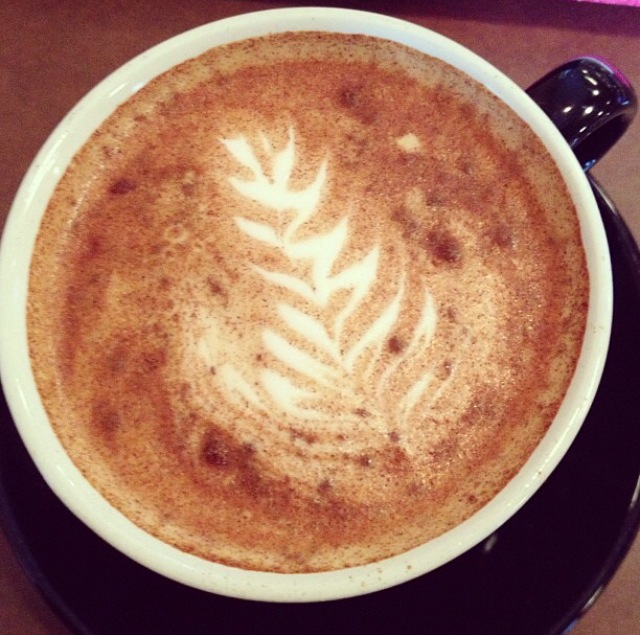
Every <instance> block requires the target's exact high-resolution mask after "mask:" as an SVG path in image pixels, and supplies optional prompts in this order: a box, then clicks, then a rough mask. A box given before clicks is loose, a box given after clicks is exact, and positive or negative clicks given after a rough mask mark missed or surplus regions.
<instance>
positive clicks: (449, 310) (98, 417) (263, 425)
mask: <svg viewBox="0 0 640 635" xmlns="http://www.w3.org/2000/svg"><path fill="white" fill-rule="evenodd" d="M402 69H405V70H406V73H405V72H403V71H402ZM192 71H193V72H192ZM292 77H295V80H292V79H291V78H292ZM292 81H294V83H295V87H296V88H295V90H291V85H292ZM285 96H286V100H287V103H286V107H283V108H282V111H281V112H280V111H277V109H275V108H274V104H277V103H279V102H280V100H282V99H283V98H284V97H285ZM443 100H444V101H443ZM247 104H250V106H249V107H247ZM310 105H312V107H310ZM505 120H506V124H505V123H504V122H505ZM460 122H464V123H465V131H466V134H465V135H463V136H460V134H459V133H460V129H461V127H460ZM505 134H506V135H509V139H507V142H504V143H503V140H502V139H501V135H505ZM158 140H160V141H161V142H158ZM512 148H517V150H516V152H513V151H512ZM520 156H523V157H526V162H527V166H528V167H527V168H526V169H523V168H522V166H521V164H520V162H519V159H518V157H520ZM531 166H536V167H535V171H540V172H541V174H542V178H541V179H538V178H537V176H536V175H534V177H535V178H531V170H533V168H531ZM540 183H543V184H545V185H544V187H542V186H540V185H539V184H540ZM122 184H126V186H124V185H122ZM70 202H71V204H70ZM70 205H71V208H70ZM559 245H561V246H562V248H561V249H560V248H558V246H559ZM587 291H588V290H587V282H586V274H585V269H584V260H583V254H582V252H581V245H580V238H579V230H578V228H577V223H576V220H575V215H574V211H573V209H572V206H571V202H570V200H569V199H568V197H567V196H566V192H565V191H564V189H563V185H562V181H561V179H560V178H559V176H558V175H557V174H556V173H555V172H554V171H553V168H552V164H551V163H550V162H549V161H548V158H547V156H546V154H545V152H544V150H543V149H542V148H541V147H539V145H538V144H537V142H536V141H535V139H533V138H532V135H531V133H530V132H529V131H528V130H527V129H526V127H524V126H522V124H521V122H519V121H518V120H517V117H515V116H514V115H513V114H509V113H508V112H504V110H503V109H502V108H501V106H499V105H497V104H496V100H495V99H494V98H493V97H492V96H491V95H489V94H488V93H486V94H485V93H484V92H483V90H482V88H481V87H477V86H470V85H469V83H468V82H467V79H466V78H464V77H459V75H458V74H457V72H456V71H453V69H450V68H448V67H447V66H446V65H445V64H443V63H441V62H439V61H438V60H433V59H431V58H426V57H425V56H423V55H421V54H418V53H415V52H411V51H409V50H408V49H405V48H404V47H401V46H398V45H395V44H393V43H389V42H384V41H381V40H376V39H373V38H367V37H360V36H343V35H339V34H333V35H329V34H307V33H298V34H283V35H279V36H274V37H273V38H271V37H267V38H259V39H257V40H254V41H250V42H248V43H241V44H238V45H231V46H230V47H229V48H226V47H223V48H222V49H221V50H216V51H212V52H210V53H207V54H205V59H204V63H201V61H200V60H193V61H190V62H187V63H186V65H185V67H184V68H181V69H179V70H178V71H177V72H176V73H175V74H174V73H169V74H168V75H167V76H165V77H162V78H159V79H158V81H157V84H154V83H150V84H149V85H148V86H146V87H144V88H143V89H142V90H141V91H140V93H139V94H138V95H136V96H135V97H133V98H132V100H131V101H130V102H128V103H127V104H125V106H123V108H122V109H121V110H119V111H118V112H116V113H115V114H114V116H113V117H112V119H111V120H110V121H109V122H107V124H105V126H104V127H103V128H102V129H101V130H100V131H98V133H97V134H96V135H95V136H94V137H92V139H91V141H90V142H89V144H88V145H87V147H86V148H85V149H83V150H82V152H81V153H80V154H79V155H78V157H77V159H76V160H74V162H73V165H72V167H71V168H70V170H69V172H68V173H67V174H66V175H65V177H63V180H62V181H61V184H60V186H59V188H58V189H57V190H56V194H55V195H54V197H53V200H52V203H51V209H50V210H49V211H48V212H47V214H46V215H45V219H44V220H43V226H42V230H41V238H40V240H39V246H38V247H37V249H36V254H35V257H34V264H33V266H32V274H31V291H30V300H29V302H30V315H29V320H30V321H29V333H30V346H31V347H32V357H33V367H34V369H35V372H36V376H37V381H38V386H39V389H40V391H41V393H42V394H43V401H44V402H45V404H46V407H47V410H48V412H49V413H50V416H51V420H52V422H53V424H54V426H55V427H56V431H57V432H58V434H59V435H60V437H61V439H62V441H63V443H64V445H65V447H67V448H68V449H69V453H70V455H71V456H72V457H73V459H74V461H76V462H77V463H78V465H79V466H80V468H81V469H82V471H83V472H84V473H85V474H86V475H87V476H88V478H89V479H90V480H91V482H92V483H93V484H95V486H96V487H97V488H98V489H100V491H102V492H104V493H105V495H106V496H108V497H109V500H111V501H112V502H113V504H114V505H116V506H117V507H118V508H119V509H121V510H122V511H123V512H124V513H126V514H127V515H128V516H129V517H131V518H132V519H133V520H134V522H137V523H139V524H140V525H142V526H143V527H145V528H146V529H148V530H149V531H151V532H152V533H154V534H155V535H157V536H159V537H161V538H162V539H163V540H167V541H168V542H171V543H172V544H175V545H178V546H179V547H180V548H181V549H186V550H189V551H191V552H193V553H197V554H198V555H202V556H203V557H205V558H210V559H213V560H216V561H219V562H226V563H230V564H233V565H234V566H241V567H246V568H257V569H269V570H274V571H281V572H285V571H298V572H299V571H311V570H323V569H331V568H335V567H343V566H349V565H351V564H362V563H364V562H369V561H372V560H374V559H377V558H382V557H387V556H389V555H393V554H395V553H399V552H400V551H403V550H406V549H408V548H410V547H413V546H416V545H418V544H420V543H422V542H423V541H424V540H427V539H429V538H432V537H434V536H436V535H439V534H440V533H442V532H443V531H445V530H446V529H447V528H449V527H451V526H452V525H455V524H457V523H458V522H461V521H462V520H464V519H465V518H467V517H468V516H469V514H471V513H473V511H475V510H477V509H478V508H479V507H480V506H481V505H482V504H484V503H485V502H486V501H487V500H489V499H490V498H491V497H492V496H494V495H495V493H496V492H497V491H498V490H499V489H500V488H501V487H502V486H503V485H504V484H505V483H506V482H507V481H508V480H509V479H510V478H511V476H512V475H513V474H514V473H515V471H516V470H517V469H518V468H519V466H520V465H522V464H523V462H524V461H525V460H526V458H527V457H528V456H529V455H530V452H531V451H532V449H533V448H534V447H535V445H536V444H537V443H538V441H539V439H540V438H541V436H542V434H543V433H544V431H545V430H546V427H547V426H548V424H549V422H550V421H551V419H552V417H553V414H554V412H555V408H557V404H558V403H559V400H561V398H562V395H563V391H564V389H565V386H566V384H567V382H568V379H569V377H570V376H571V372H572V368H573V366H572V364H574V362H575V355H576V354H577V353H576V351H578V350H579V345H580V341H581V337H582V332H583V325H584V307H585V306H586V302H585V297H586V294H587ZM549 368H553V369H554V370H553V373H551V372H549V371H548V369H549ZM556 369H557V372H556ZM71 415H72V416H71Z"/></svg>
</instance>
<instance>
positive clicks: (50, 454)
mask: <svg viewBox="0 0 640 635" xmlns="http://www.w3.org/2000/svg"><path fill="white" fill-rule="evenodd" d="M283 24H284V25H285V26H284V28H283V27H282V25H283ZM301 30H305V31H333V32H342V33H362V34H365V35H372V36H375V37H381V38H386V39H391V40H394V41H398V42H401V43H403V44H405V45H407V46H410V47H412V48H415V49H417V50H419V51H422V52H424V53H427V54H428V55H431V56H433V57H437V58H439V59H443V60H444V61H446V62H448V63H449V64H451V65H453V66H455V67H457V68H459V69H460V70H462V71H463V72H465V73H466V74H468V75H470V76H471V77H472V78H473V79H475V80H476V81H479V82H481V83H482V84H483V85H484V86H485V87H487V88H488V89H489V90H490V91H491V92H493V93H494V94H496V95H497V97H498V98H500V99H501V100H502V101H503V102H505V103H506V104H507V105H508V106H509V107H510V108H511V109H512V110H514V111H515V112H516V114H518V115H519V116H520V118H521V119H524V120H525V122H526V123H527V124H528V125H529V127H530V128H532V129H533V131H534V133H535V134H536V136H537V137H539V138H540V139H541V141H542V142H543V144H544V145H545V147H546V148H547V150H548V152H549V154H550V155H551V156H552V158H553V159H554V161H555V163H556V165H557V166H558V169H559V170H560V172H561V173H562V175H563V178H564V181H565V184H566V186H567V188H568V190H569V193H570V196H571V198H572V200H573V202H574V205H575V207H576V210H577V212H578V217H579V221H580V228H581V234H582V243H583V246H584V249H585V254H586V257H587V265H588V269H589V277H590V284H589V289H590V291H589V311H588V316H587V326H586V332H585V336H584V339H583V345H582V350H581V354H580V358H579V361H578V366H577V369H576V372H575V374H574V377H573V380H572V382H571V384H570V386H569V390H568V391H567V394H566V395H565V398H564V399H563V402H562V405H561V407H560V410H559V412H558V414H557V415H556V417H555V419H554V421H553V423H552V424H551V426H550V427H549V430H548V431H547V433H546V434H545V436H544V438H543V439H542V441H541V443H539V444H538V446H537V447H536V449H535V450H534V452H533V454H532V455H531V456H530V457H529V459H528V461H527V462H526V463H525V465H524V466H522V468H521V469H520V471H519V473H518V474H517V475H516V476H515V477H514V478H513V479H512V480H511V481H510V482H509V483H508V484H507V485H506V486H505V488H503V489H502V490H501V491H500V492H499V493H498V495H497V496H496V497H494V498H493V499H492V500H491V501H490V502H489V503H488V504H487V505H486V506H485V507H483V508H482V509H480V510H479V511H478V512H477V513H476V514H474V515H473V516H471V517H470V518H469V519H467V520H466V521H464V522H463V523H461V524H460V525H458V526H456V527H454V528H453V529H451V530H449V531H447V532H446V533H444V534H442V535H441V536H438V537H437V538H435V539H433V540H431V541H429V542H427V543H425V544H423V545H421V546H419V547H416V548H414V549H411V550H409V551H407V552H405V553H403V554H399V555H397V556H393V557H391V558H387V559H385V560H382V561H378V562H374V563H371V564H367V565H361V566H357V567H351V568H346V569H338V570H334V571H325V572H318V573H286V574H282V573H273V572H264V571H249V570H245V569H239V568H235V567H229V566H226V565H221V564H218V563H215V562H209V561H207V560H204V559H202V558H199V557H196V556H193V555H190V554H187V553H185V552H182V551H180V550H178V549H177V548H175V547H172V546H170V545H168V544H166V543H164V542H162V541H160V540H159V539H157V538H154V537H153V536H151V535H149V534H147V533H146V532H144V531H143V530H142V529H140V528H139V527H137V526H136V525H134V524H133V523H132V522H131V521H130V520H128V518H126V517H125V516H124V515H123V514H122V513H121V512H119V511H117V510H116V509H115V508H113V507H111V506H110V505H109V504H108V503H107V502H106V500H105V499H104V498H102V496H101V495H100V494H98V492H97V491H96V490H94V489H93V488H92V487H91V486H90V485H89V483H88V481H86V479H85V478H84V476H82V475H81V473H80V472H79V470H78V469H77V468H76V467H75V465H74V464H73V462H72V461H71V459H70V458H69V457H68V455H67V454H66V452H65V450H64V448H63V447H62V445H61V443H60V441H59V440H58V437H57V436H56V435H55V432H54V431H53V428H52V427H51V425H50V424H49V422H48V418H47V415H46V413H45V410H44V407H43V405H42V402H41V400H40V397H39V393H38V391H37V388H36V386H35V381H34V378H33V374H32V372H31V367H30V361H29V354H28V344H27V335H26V320H25V319H24V316H25V313H26V299H27V285H28V275H29V266H30V260H31V254H32V252H33V246H34V242H35V237H36V235H37V232H38V227H39V224H40V220H41V218H42V215H43V214H44V212H45V210H46V207H47V202H48V200H49V198H50V196H51V194H52V192H53V190H54V189H55V187H56V186H57V183H58V181H59V179H60V177H61V176H62V174H63V173H64V170H65V169H66V166H67V164H68V163H69V162H70V160H71V159H72V158H73V156H74V155H75V154H76V152H77V151H78V150H79V148H80V147H81V145H82V144H83V143H84V142H85V141H86V140H87V139H88V137H89V136H90V134H91V133H92V132H93V131H94V130H95V128H97V127H98V126H99V125H100V124H101V123H102V121H103V120H104V119H105V118H106V117H107V116H108V115H110V114H111V112H113V110H114V109H115V108H116V107H117V106H118V105H119V104H120V103H122V102H124V101H126V100H127V99H128V98H129V97H130V96H131V95H133V94H134V93H135V92H137V91H138V90H139V89H140V88H142V86H144V85H145V84H146V83H147V82H148V81H149V80H150V79H152V78H153V77H155V76H157V75H158V74H160V73H162V72H164V71H165V70H168V69H169V68H171V67H173V66H175V65H176V64H178V63H180V62H182V61H184V60H186V59H189V58H192V57H196V56H197V55H199V54H201V53H203V52H204V51H206V50H208V49H210V48H212V47H214V46H219V45H221V44H225V43H228V42H232V41H237V40H243V39H247V38H249V37H256V36H260V35H266V34H268V33H271V32H282V31H301ZM25 236H27V237H28V240H25ZM0 302H2V304H3V306H5V307H7V306H10V307H12V310H11V312H5V317H4V318H3V328H2V329H1V330H0V379H1V380H2V386H3V390H4V392H5V396H6V399H7V403H8V405H9V409H10V411H11V414H12V417H13V420H14V422H15V424H16V427H17V429H18V432H19V434H20V436H21V438H22V440H23V442H24V443H25V445H26V447H27V450H28V452H29V454H30V455H31V458H32V459H33V461H34V463H35V464H36V466H37V467H38V470H39V472H40V473H41V474H42V475H43V477H44V479H45V481H46V482H47V483H48V485H49V487H51V489H52V490H53V491H54V492H55V493H56V495H57V496H58V497H59V498H60V499H61V500H62V501H63V502H64V504H65V505H66V506H67V507H68V508H69V509H70V510H71V511H72V512H73V513H74V514H75V515H76V516H78V517H79V518H80V519H81V520H82V521H83V522H84V523H85V524H87V525H88V526H89V527H90V528H91V529H92V530H93V531H94V532H95V533H97V534H98V535H99V536H101V537H102V538H103V539H104V540H106V541H107V542H108V543H110V544H111V545H112V546H114V547H115V548H116V549H118V550H119V551H121V552H123V553H125V554H126V555H128V556H129V557H131V558H132V559H134V560H136V561H137V562H139V563H140V564H142V565H143V566H145V567H147V568H149V569H151V570H153V571H155V572H156V573H159V574H161V575H164V576H166V577H169V578H171V579H173V580H176V581H178V582H181V583H183V584H186V585H188V586H192V587H195V588H198V589H201V590H205V591H210V592H215V593H219V594H222V595H228V596H231V597H237V598H242V599H253V600H262V601H281V602H310V601H321V600H332V599H339V598H347V597H352V596H356V595H361V594H364V593H369V592H373V591H378V590H381V589H384V588H388V587H391V586H394V585H396V584H399V583H401V582H405V581H408V580H410V579H413V578H415V577H418V576H420V575H423V574H425V573H427V572H429V571H431V570H433V569H435V568H437V567H439V566H441V565H443V564H445V563H446V562H448V561H450V560H452V559H453V558H455V557H456V556H458V555H461V554H462V553H464V552H465V551H467V550H468V549H470V548H472V547H473V546H475V545H476V544H478V543H479V542H481V541H482V540H485V539H486V538H487V537H488V536H490V535H491V533H492V532H493V531H495V530H496V529H497V528H498V527H499V526H501V525H502V524H503V523H504V522H506V521H507V520H508V519H509V518H510V517H511V516H512V515H513V514H515V513H516V511H517V510H518V509H520V507H521V506H522V505H523V504H524V503H525V502H526V501H527V500H528V499H529V498H530V497H531V496H532V495H533V494H534V493H535V491H536V490H537V489H538V488H539V487H540V486H541V485H542V483H543V482H544V481H545V480H546V478H547V477H548V476H549V474H550V473H551V472H552V471H553V469H554V468H555V467H556V466H557V464H558V463H559V462H560V460H561V459H562V457H563V456H564V454H565V453H566V451H567V450H568V448H569V446H570V445H571V442H572V441H573V439H574V438H575V436H576V435H577V433H578V431H579V429H580V427H581V425H582V423H583V421H584V419H585V417H586V415H587V413H588V410H589V408H590V406H591V403H592V401H593V398H594V397H595V393H596V390H597V386H598V383H599V380H600V377H601V375H602V371H603V368H604V363H605V360H606V353H607V349H608V342H609V336H610V332H611V321H612V306H613V283H612V274H611V264H610V259H609V252H608V245H607V240H606V235H605V232H604V227H603V224H602V221H601V219H600V214H599V210H598V207H597V203H596V201H595V197H594V196H593V193H592V191H591V188H590V186H589V182H588V179H587V177H586V175H585V174H584V172H583V171H582V168H581V167H580V165H579V163H578V160H577V159H576V158H575V155H574V154H573V152H572V150H571V149H570V148H569V146H568V144H567V142H566V141H565V140H564V139H563V137H562V135H561V134H560V132H559V131H558V130H557V129H556V128H555V126H554V125H553V123H552V122H551V121H550V120H549V119H548V117H547V116H546V115H545V114H544V113H543V112H542V110H541V109H540V108H539V107H538V106H537V105H536V104H535V102H533V100H532V99H531V98H530V97H529V96H528V95H527V94H526V92H525V91H524V90H523V89H522V88H520V87H519V86H517V85H516V84H515V83H514V82H513V81H512V80H510V79H509V78H507V77H506V76H505V75H504V74H503V73H502V72H501V71H499V70H498V69H496V68H495V67H494V66H493V65H491V64H490V63H489V62H488V61H486V60H484V59H483V58H481V57H479V56H478V55H476V54H475V53H473V52H471V51H470V50H469V49H467V48H466V47H464V46H462V45H461V44H458V43H457V42H455V41H453V40H450V39H449V38H447V37H445V36H443V35H440V34H438V33H436V32H434V31H432V30H430V29H428V28H426V27H423V26H420V25H417V24H414V23H411V22H407V21H405V20H401V19H398V18H393V17H390V16H386V15H383V14H379V13H373V12H368V11H361V10H353V9H338V8H315V7H299V8H283V9H269V10H264V11H257V12H251V13H245V14H241V15H238V16H234V17H230V18H225V19H223V20H218V21H215V22H211V23H208V24H205V25H202V26H199V27H196V28H194V29H191V30H189V31H186V32H184V33H181V34H178V35H176V36H174V37H172V38H170V39H168V40H165V41H163V42H161V43H159V44H157V45H155V46H153V47H152V48H150V49H148V50H147V51H144V52H143V53H141V54H139V55H138V56H136V57H134V58H133V59H132V60H130V61H129V62H126V63H125V64H124V65H122V66H121V67H120V68H118V69H117V70H115V71H114V72H113V73H111V74H110V75H109V76H107V77H106V78H105V79H103V80H102V81H101V82H99V83H98V84H97V85H96V86H95V87H94V88H93V89H92V90H91V91H89V93H87V94H86V95H85V96H84V97H83V98H82V99H81V100H80V101H79V102H78V103H77V104H76V105H75V106H74V107H73V108H72V109H71V111H69V113H68V114H67V115H66V116H65V117H64V118H63V120H62V121H61V122H60V124H59V125H58V126H57V127H56V128H55V129H54V131H53V132H52V133H51V135H50V137H49V138H48V139H47V141H46V142H45V144H44V145H43V146H42V148H41V150H40V151H39V152H38V154H37V155H36V157H35V159H34V161H33V163H32V164H31V166H30V167H29V169H28V171H27V173H26V174H25V176H24V179H23V181H22V184H21V186H20V188H19V190H18V192H17V194H16V196H15V199H14V202H13V205H12V207H11V209H10V212H9V215H8V217H7V222H6V225H5V228H4V232H3V236H2V239H1V242H0Z"/></svg>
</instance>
